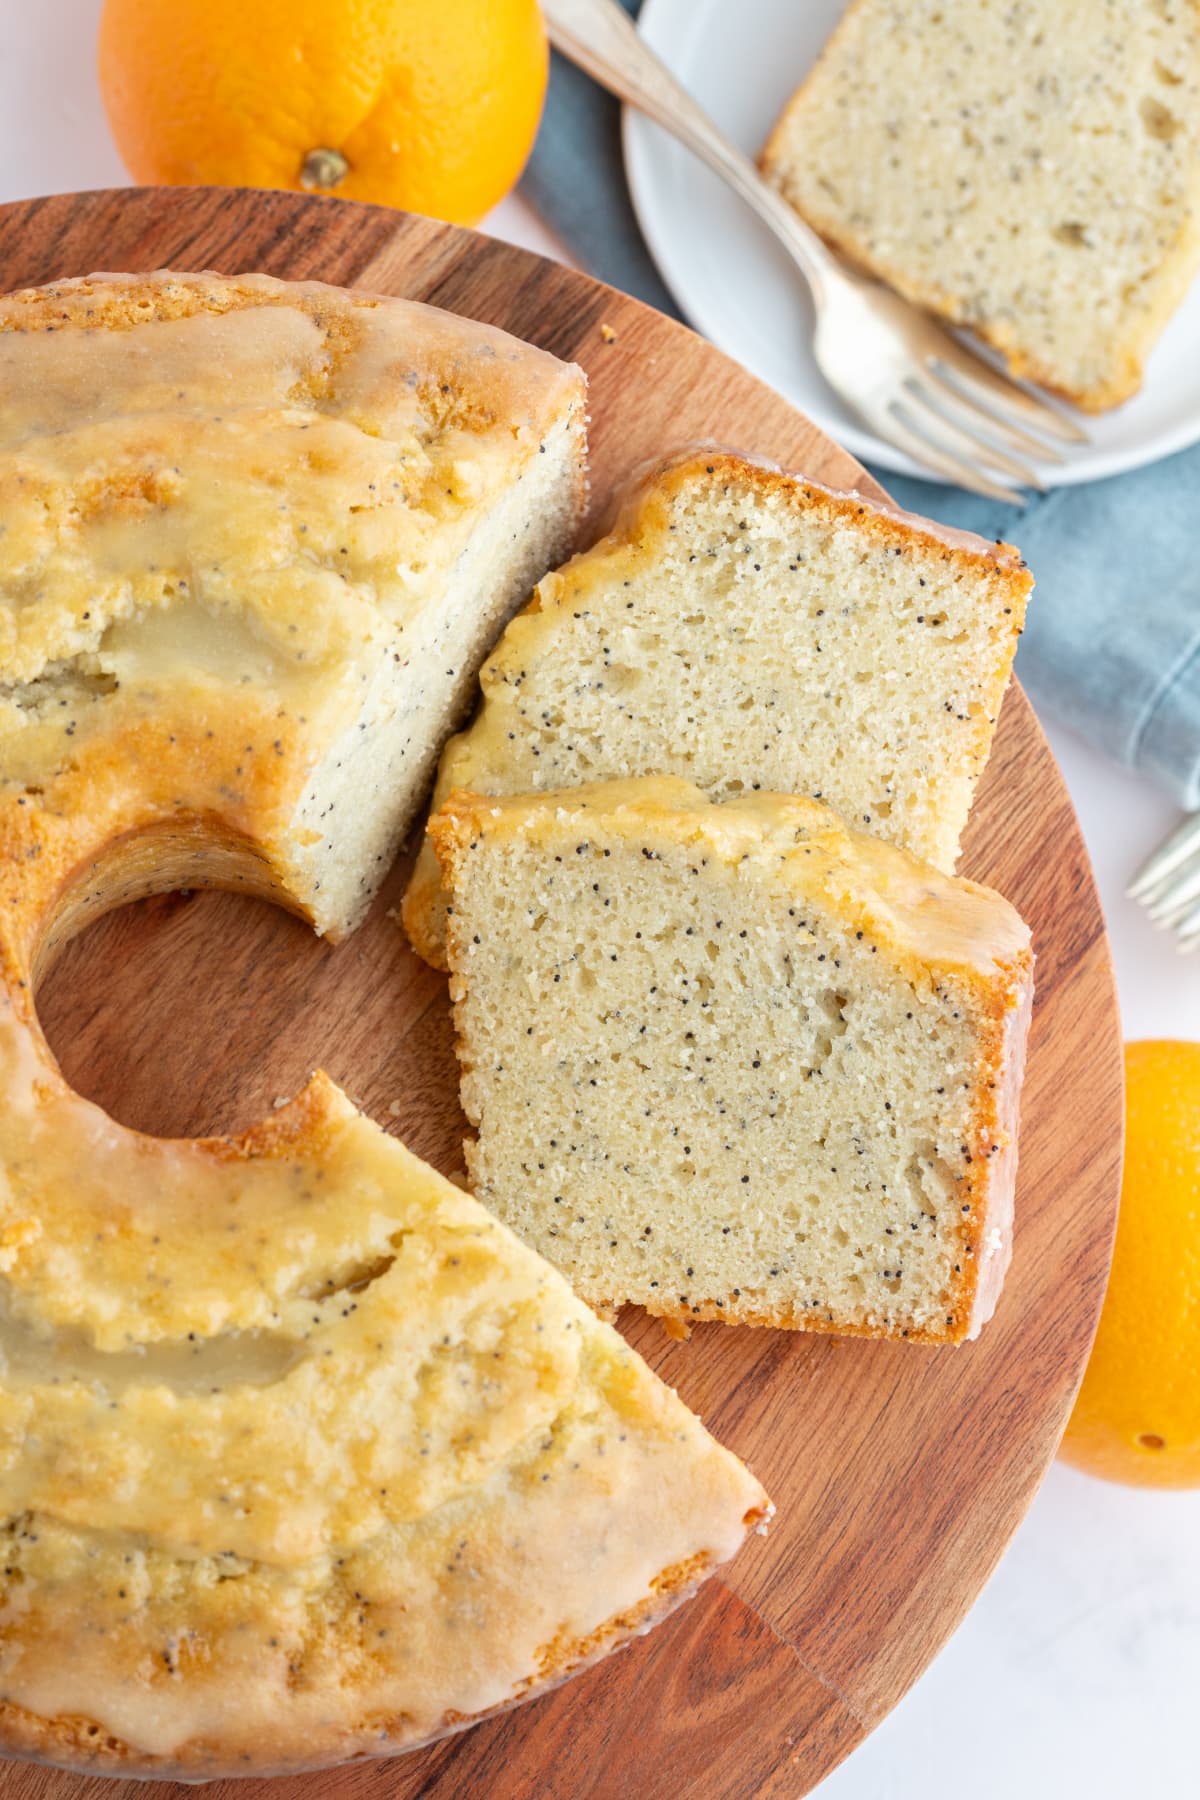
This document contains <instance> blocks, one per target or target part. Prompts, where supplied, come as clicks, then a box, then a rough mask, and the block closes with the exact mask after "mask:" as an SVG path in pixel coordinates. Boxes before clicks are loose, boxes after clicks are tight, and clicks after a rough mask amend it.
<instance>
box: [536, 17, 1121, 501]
mask: <svg viewBox="0 0 1200 1800" xmlns="http://www.w3.org/2000/svg"><path fill="white" fill-rule="evenodd" d="M542 12H543V14H544V16H545V20H546V26H547V29H548V31H549V34H550V41H551V43H552V44H553V45H554V47H555V49H556V50H559V51H561V52H562V54H563V55H564V56H566V57H569V58H570V60H571V61H572V62H574V63H578V65H579V67H580V68H581V69H583V70H584V71H585V72H586V73H587V74H588V75H590V76H591V77H592V78H593V80H595V81H598V82H599V83H600V84H601V86H602V87H606V88H607V89H608V90H609V91H610V93H613V94H615V95H616V96H617V98H618V99H619V100H624V101H626V102H627V103H628V104H629V105H630V106H634V107H636V108H637V109H638V111H639V112H643V113H645V114H646V116H647V118H650V119H653V120H654V121H655V123H656V124H658V125H661V126H662V127H663V128H664V129H665V130H667V131H669V132H670V133H671V135H672V136H673V137H676V138H678V139H679V141H680V143H682V144H686V146H687V147H688V149H689V150H692V151H694V153H695V154H696V155H697V156H698V157H700V158H701V160H702V161H703V162H705V163H707V164H708V166H709V168H710V169H714V170H715V171H716V173H717V174H718V175H720V176H722V177H723V179H724V180H725V181H726V182H728V184H729V186H730V187H731V188H732V189H733V190H734V192H735V193H736V194H739V195H740V196H741V198H742V199H743V200H744V201H746V203H747V205H749V206H750V207H752V208H753V210H754V211H755V212H756V213H757V214H758V216H759V218H760V219H762V220H763V221H764V222H765V223H766V224H767V225H769V226H770V228H771V230H772V231H773V232H774V233H775V236H776V237H777V238H778V239H779V241H780V243H782V244H783V246H784V248H785V249H786V250H787V251H788V252H789V253H790V255H791V256H792V258H793V260H794V261H795V263H796V265H797V267H798V268H799V270H800V272H801V274H802V275H803V276H804V278H805V280H806V281H807V283H808V286H809V289H810V290H811V293H812V297H813V304H814V306H815V308H816V314H817V327H816V334H815V336H814V340H813V351H814V354H815V356H816V360H817V364H818V366H819V367H820V370H821V373H822V374H823V375H824V377H825V379H826V381H827V382H828V383H829V385H830V387H831V388H833V390H834V392H835V393H837V394H839V395H840V396H841V398H842V399H843V400H844V401H845V402H846V404H847V406H849V407H850V409H851V410H852V411H853V412H855V413H857V414H858V416H859V418H860V419H862V421H863V422H864V424H866V425H868V426H869V427H870V429H871V430H872V431H874V432H875V433H876V435H877V436H878V437H881V438H885V439H886V440H887V441H888V442H889V443H891V444H894V445H895V446H896V448H897V449H899V450H903V451H905V452H906V453H907V454H908V455H909V456H911V457H912V458H913V459H914V460H915V461H916V462H919V463H924V464H925V466H926V467H927V468H929V469H932V470H934V471H935V472H936V473H937V474H939V475H943V476H946V477H947V478H948V479H949V480H951V481H954V482H957V483H958V485H959V486H960V487H965V488H970V489H972V490H973V492H975V493H977V494H985V495H987V496H988V497H989V498H991V499H993V500H1007V501H1009V502H1010V503H1011V504H1012V505H1014V506H1021V505H1023V504H1024V495H1023V494H1022V493H1021V492H1020V490H1021V488H1023V487H1030V488H1037V489H1041V487H1042V482H1041V480H1040V479H1039V477H1038V475H1037V474H1036V472H1035V471H1034V470H1033V469H1032V468H1030V466H1029V464H1028V462H1027V461H1025V460H1024V458H1025V457H1029V456H1035V457H1039V458H1041V459H1042V460H1049V461H1051V462H1062V461H1063V456H1062V453H1061V451H1060V450H1059V449H1057V448H1055V447H1054V446H1053V445H1051V444H1050V443H1047V442H1046V441H1045V440H1046V439H1053V440H1055V441H1056V443H1057V444H1060V445H1061V444H1083V443H1086V442H1087V441H1088V440H1087V433H1086V432H1085V431H1084V430H1083V429H1082V428H1081V427H1080V426H1079V425H1078V424H1077V423H1076V422H1075V421H1074V420H1073V419H1071V418H1068V417H1067V416H1066V414H1065V413H1064V412H1062V411H1061V410H1060V409H1059V408H1058V407H1056V406H1051V405H1050V404H1048V403H1047V402H1046V401H1045V400H1043V399H1041V398H1039V397H1038V396H1036V395H1035V394H1033V393H1031V392H1029V391H1028V390H1027V389H1026V388H1025V387H1023V386H1018V385H1017V384H1016V383H1015V382H1013V381H1010V380H1008V379H1007V378H1006V377H1005V376H1003V375H1001V374H1000V373H998V371H997V370H995V369H994V368H992V366H991V365H990V364H989V363H987V362H984V361H983V360H982V359H981V358H980V357H978V356H974V355H972V353H971V352H970V351H969V350H968V349H967V348H966V347H965V346H964V345H963V344H962V343H960V342H959V340H958V339H957V338H956V337H954V336H953V335H952V334H951V333H950V332H948V331H946V330H944V329H943V328H942V327H941V326H940V325H939V324H937V323H936V321H935V320H933V319H932V318H931V317H930V316H929V315H928V314H927V313H924V312H921V311H920V310H919V309H918V308H917V307H915V306H912V305H910V304H909V302H908V301H907V300H903V299H901V297H900V295H899V294H896V293H894V292H893V291H892V289H891V288H888V287H884V286H883V285H882V284H881V283H880V282H877V281H873V280H871V279H870V278H869V277H867V276H864V275H860V274H858V273H856V272H855V271H854V270H852V269H850V268H848V267H847V266H846V264H845V263H843V262H842V261H840V259H839V258H838V257H836V256H834V255H833V253H832V252H831V251H830V250H829V249H828V248H827V247H826V245H825V244H824V243H822V241H821V239H820V238H819V237H818V236H817V234H816V233H815V232H814V231H813V230H812V229H811V227H809V226H808V225H806V224H805V222H804V220H803V219H802V218H801V217H800V215H799V214H798V213H797V212H795V211H794V209H793V208H792V207H791V206H789V205H788V203H787V201H786V200H784V199H783V197H782V195H780V194H778V193H776V191H775V189H774V188H772V187H769V186H768V185H767V183H766V182H765V181H764V180H763V179H762V177H761V175H760V174H759V172H758V170H757V169H756V168H755V166H754V164H753V163H752V162H751V161H750V159H749V158H748V157H747V156H745V155H743V153H742V152H741V151H740V150H739V149H738V148H737V146H736V145H735V144H732V143H730V141H729V139H728V138H726V137H725V135H724V134H723V133H722V132H721V131H720V130H719V129H718V127H717V126H716V125H715V124H714V123H713V121H712V120H711V119H710V118H709V116H708V114H707V113H706V112H705V111H704V109H703V108H702V107H701V106H699V105H698V104H697V102H696V101H695V100H693V99H692V97H691V95H690V94H688V93H687V92H686V91H685V89H683V88H682V87H681V86H680V85H679V83H678V82H677V81H676V79H675V77H674V76H673V75H672V74H671V73H670V71H669V70H668V69H667V68H666V67H665V66H664V64H663V63H661V62H660V61H659V59H658V57H657V56H656V55H655V54H654V52H653V51H652V50H651V49H650V48H649V46H648V45H647V44H645V43H644V42H643V41H642V39H641V38H640V37H639V36H638V33H637V31H636V30H635V29H634V26H633V24H632V22H631V20H630V18H629V16H628V14H627V13H626V12H625V11H624V10H623V9H622V8H621V7H620V6H619V5H618V4H617V0H542ZM1014 452H1017V454H1014Z"/></svg>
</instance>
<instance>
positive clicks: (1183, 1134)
mask: <svg viewBox="0 0 1200 1800" xmlns="http://www.w3.org/2000/svg"><path fill="white" fill-rule="evenodd" d="M1125 1076H1126V1106H1125V1117H1126V1127H1125V1131H1126V1136H1125V1176H1124V1182H1123V1185H1122V1189H1121V1214H1120V1221H1119V1223H1118V1225H1117V1244H1116V1251H1115V1253H1114V1256H1113V1266H1112V1274H1111V1275H1110V1277H1109V1283H1108V1293H1107V1294H1106V1296H1105V1300H1104V1310H1103V1312H1102V1313H1101V1315H1100V1329H1099V1331H1098V1332H1097V1334H1096V1342H1095V1345H1094V1346H1093V1349H1092V1355H1091V1360H1090V1362H1089V1363H1088V1367H1087V1373H1086V1374H1085V1375H1084V1378H1083V1386H1082V1387H1081V1388H1080V1390H1079V1398H1078V1399H1077V1401H1076V1402H1075V1410H1074V1412H1073V1413H1072V1415H1071V1420H1070V1423H1069V1424H1068V1426H1067V1431H1066V1436H1065V1437H1064V1439H1063V1445H1062V1455H1063V1457H1064V1459H1065V1460H1066V1461H1067V1462H1069V1463H1073V1464H1074V1465H1075V1466H1076V1468H1080V1469H1086V1470H1087V1471H1088V1473H1089V1474H1092V1475H1102V1476H1104V1477H1106V1479H1108V1480H1109V1481H1124V1482H1130V1483H1133V1484H1135V1485H1138V1486H1145V1487H1179V1488H1182V1487H1200V1044H1186V1043H1157V1042H1148V1043H1134V1044H1128V1045H1126V1048H1125Z"/></svg>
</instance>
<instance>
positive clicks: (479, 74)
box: [100, 0, 547, 224]
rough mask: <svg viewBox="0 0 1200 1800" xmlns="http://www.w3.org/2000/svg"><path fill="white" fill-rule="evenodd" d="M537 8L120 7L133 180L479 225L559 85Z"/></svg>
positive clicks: (159, 3)
mask: <svg viewBox="0 0 1200 1800" xmlns="http://www.w3.org/2000/svg"><path fill="white" fill-rule="evenodd" d="M546 73H547V50H546V36H545V30H544V28H543V25H542V18H541V13H540V11H539V8H538V5H537V0H106V4H105V8H104V13H103V16H102V19H101V24H100V86H101V90H102V92H103V95H104V104H105V106H106V107H107V109H108V117H109V122H110V123H111V125H112V129H113V135H114V137H115V138H116V141H117V147H118V149H119V150H120V152H121V155H122V157H123V159H124V161H125V163H126V165H127V166H128V169H129V172H130V174H131V175H132V176H133V177H134V179H135V180H137V181H141V182H148V183H152V184H154V183H164V182H165V183H169V184H177V183H212V184H215V185H217V186H223V187H266V188H306V189H310V190H313V191H317V192H321V193H331V194H338V195H341V196H344V197H346V198H348V199H352V200H374V201H380V202H382V203H383V204H385V205H390V206H401V207H404V208H406V209H407V210H409V211H412V212H423V213H430V214H432V215H433V216H434V217H436V218H440V219H449V220H452V221H453V222H455V223H457V224H473V223H474V222H475V221H476V220H478V219H479V218H481V217H482V216H483V214H484V213H485V212H487V210H488V209H489V207H491V206H493V205H494V204H495V203H496V201H497V200H499V199H501V198H502V196H503V195H504V194H506V193H507V192H508V190H509V188H511V187H512V185H513V183H514V182H515V181H516V179H517V177H518V176H519V174H520V173H521V170H522V168H523V166H524V163H525V159H526V157H527V156H528V154H529V150H530V147H531V146H532V144H533V139H534V135H535V133H536V131H537V127H538V119H539V117H540V115H541V108H542V100H543V97H544V95H545V89H546Z"/></svg>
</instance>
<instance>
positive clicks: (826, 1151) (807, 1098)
mask: <svg viewBox="0 0 1200 1800" xmlns="http://www.w3.org/2000/svg"><path fill="white" fill-rule="evenodd" d="M430 830H431V835H432V837H433V841H434V843H435V845H436V848H437V853H438V856H439V858H440V859H441V863H442V867H443V870H444V872H445V875H446V879H447V882H448V885H449V888H450V894H451V902H452V911H451V913H450V917H449V936H448V943H449V951H450V963H451V993H452V997H453V999H454V1001H455V1006H456V1020H457V1029H458V1036H459V1055H460V1060H461V1064H462V1098H463V1108H464V1111H465V1112H466V1114H467V1117H468V1119H469V1120H470V1121H471V1123H472V1124H473V1125H474V1126H475V1128H476V1131H477V1139H476V1141H475V1142H474V1143H472V1144H469V1145H468V1146H467V1158H468V1169H469V1172H470V1175H471V1178H472V1184H473V1189H474V1191H475V1192H476V1193H477V1194H478V1196H479V1198H480V1199H481V1200H482V1201H483V1202H484V1203H485V1204H486V1205H488V1206H489V1207H490V1208H492V1210H493V1211H495V1212H496V1213H497V1214H498V1216H499V1217H501V1218H502V1219H503V1220H504V1221H505V1222H506V1223H507V1224H509V1225H511V1226H512V1227H513V1229H514V1230H515V1231H517V1232H518V1234H519V1235H520V1236H522V1237H523V1238H524V1239H525V1241H526V1242H528V1243H530V1244H532V1245H534V1246H535V1247H536V1248H537V1249H539V1250H540V1251H541V1252H542V1253H543V1255H545V1256H547V1257H548V1258H549V1259H550V1260H551V1261H553V1262H556V1263H557V1264H558V1266H559V1267H560V1268H561V1269H562V1270H563V1271H564V1272H565V1273H566V1274H567V1275H568V1277H569V1278H570V1280H571V1282H572V1283H573V1285H574V1286H575V1287H576V1289H577V1291H578V1292H580V1293H581V1294H582V1295H583V1296H584V1298H585V1299H587V1300H589V1301H591V1302H592V1303H593V1304H597V1305H605V1304H607V1305H620V1304H622V1303H624V1302H628V1301H634V1302H636V1303H638V1304H639V1305H642V1306H644V1307H646V1308H647V1310H648V1311H650V1312H652V1313H657V1314H660V1315H662V1316H663V1317H666V1318H673V1319H677V1320H683V1321H685V1322H690V1321H692V1320H695V1319H710V1318H719V1319H724V1320H727V1321H729V1322H731V1323H732V1322H737V1321H743V1322H745V1323H750V1324H760V1325H781V1326H794V1327H798V1328H802V1329H813V1330H824V1331H835V1332H840V1333H862V1334H866V1335H871V1336H887V1337H907V1338H911V1339H914V1340H917V1341H921V1342H926V1343H943V1342H957V1341H960V1340H962V1339H963V1338H966V1337H970V1336H974V1335H975V1334H976V1333H977V1332H978V1330H979V1329H980V1327H981V1325H982V1324H983V1323H984V1322H985V1320H986V1319H987V1318H988V1316H989V1315H990V1313H991V1311H992V1309H993V1307H994V1305H995V1301H996V1298H997V1295H998V1293H999V1290H1000V1285H1001V1282H1002V1280H1003V1275H1004V1270H1005V1268H1006V1266H1007V1263H1008V1258H1009V1252H1010V1243H1011V1222H1012V1197H1013V1185H1014V1181H1015V1173H1016V1135H1017V1104H1018V1092H1019V1087H1020V1078H1021V1069H1022V1063H1023V1057H1024V1046H1025V1036H1026V1030H1027V1025H1028V1018H1029V1009H1030V1005H1031V1000H1032V954H1031V950H1030V946H1029V933H1028V930H1027V928H1026V927H1025V925H1024V924H1023V923H1022V921H1021V919H1020V918H1019V917H1018V915H1017V914H1016V912H1015V911H1014V910H1013V908H1012V907H1011V906H1009V904H1008V903H1007V901H1005V900H1003V899H1002V898H1001V897H1000V896H999V895H998V894H995V893H993V892H991V891H990V890H989V889H987V888H983V887H979V886H977V885H976V884H975V883H973V882H967V881H961V880H956V879H954V878H951V877H947V876H944V875H941V874H939V873H938V872H937V871H936V870H934V869H932V868H929V867H928V866H926V865H922V864H919V863H917V862H916V861H915V860H914V859H913V858H912V857H910V856H908V855H907V854H906V853H905V852H903V851H900V850H898V849H896V848H894V847H893V846H891V845H888V844H883V843H880V842H878V841H877V840H874V839H871V838H869V837H867V836H866V835H865V834H862V833H859V832H854V831H850V830H849V829H847V827H845V826H844V825H843V824H842V822H841V821H840V820H839V819H838V818H837V817H836V816H835V815H834V814H833V813H832V812H831V811H830V809H829V808H828V807H825V806H823V805H821V804H819V803H817V802H814V801H811V800H805V799H800V798H795V797H790V796H780V795H772V794H760V795H751V796H745V797H742V798H740V799H736V800H730V801H727V802H725V803H723V804H714V803H712V802H710V801H709V800H708V799H707V797H706V796H705V795H704V794H702V793H701V792H700V791H699V790H698V789H696V788H695V787H693V786H691V785H690V784H688V783H686V782H682V781H679V780H675V779H660V780H653V779H643V780H637V781H628V782H612V783H603V784H597V785H595V786H586V787H581V788H577V789H572V790H570V791H566V792H562V793H558V794H547V795H542V796H536V797H530V796H520V797H510V798H508V799H494V798H492V799H488V798H484V797H481V796H472V795H465V794H461V793H460V794H456V795H453V796H451V798H450V800H449V801H448V802H447V804H446V806H445V807H444V808H443V810H442V811H441V812H440V813H439V814H438V815H437V816H436V817H435V818H434V820H433V821H432V824H431V827H430Z"/></svg>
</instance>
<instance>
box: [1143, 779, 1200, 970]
mask: <svg viewBox="0 0 1200 1800" xmlns="http://www.w3.org/2000/svg"><path fill="white" fill-rule="evenodd" d="M1125 891H1126V893H1127V894H1128V896H1129V898H1130V899H1131V900H1140V901H1141V903H1142V905H1143V906H1144V907H1145V908H1146V911H1147V912H1148V913H1149V914H1150V917H1151V919H1152V920H1153V921H1154V923H1155V924H1156V925H1160V926H1162V927H1163V928H1164V929H1166V930H1171V931H1174V932H1175V934H1176V936H1177V937H1178V939H1179V948H1180V949H1181V950H1195V949H1196V948H1197V946H1200V813H1189V814H1188V815H1187V817H1186V818H1185V819H1184V821H1183V823H1182V824H1181V825H1179V826H1178V827H1177V828H1176V829H1175V830H1174V831H1173V832H1172V833H1171V835H1170V837H1169V838H1167V839H1166V840H1165V842H1164V843H1161V844H1160V845H1159V846H1158V849H1157V850H1155V851H1154V853H1153V855H1151V856H1149V857H1148V858H1147V859H1146V861H1145V862H1144V863H1143V864H1142V866H1141V868H1140V869H1139V870H1138V872H1137V874H1136V875H1135V876H1134V878H1133V880H1132V881H1131V882H1130V884H1129V886H1128V888H1127V889H1126V890H1125Z"/></svg>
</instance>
